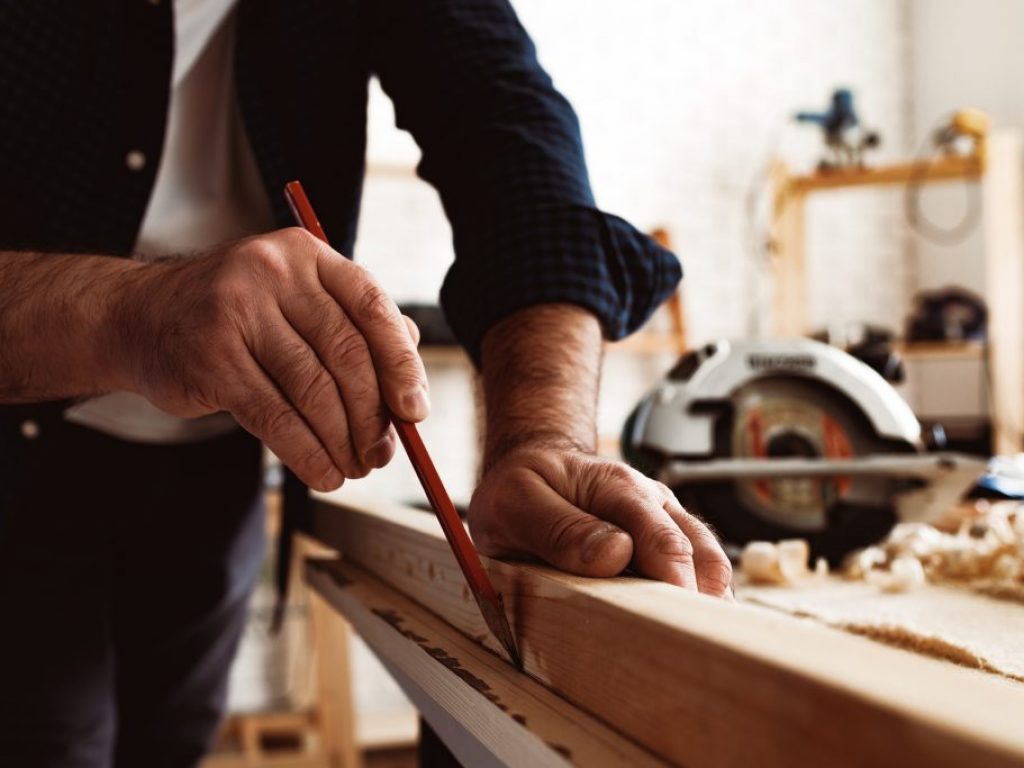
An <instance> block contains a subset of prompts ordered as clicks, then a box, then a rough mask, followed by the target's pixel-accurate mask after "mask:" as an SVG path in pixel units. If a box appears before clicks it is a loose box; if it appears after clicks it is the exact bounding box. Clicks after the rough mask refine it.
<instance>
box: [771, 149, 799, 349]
mask: <svg viewBox="0 0 1024 768" xmlns="http://www.w3.org/2000/svg"><path fill="white" fill-rule="evenodd" d="M791 182H792V178H791V177H790V176H789V171H788V169H787V168H786V166H785V165H784V164H783V163H776V164H775V165H774V166H773V167H772V171H771V183H772V189H773V190H774V197H773V199H772V230H771V251H772V253H773V254H774V256H775V259H774V261H773V265H774V271H775V280H774V294H773V298H774V308H773V313H772V318H773V322H774V326H775V334H776V335H777V336H802V335H803V334H805V333H806V331H807V264H806V254H805V246H804V235H805V232H804V229H805V226H806V225H805V205H804V202H805V199H806V198H805V195H803V194H791V193H790V187H789V185H790V183H791Z"/></svg>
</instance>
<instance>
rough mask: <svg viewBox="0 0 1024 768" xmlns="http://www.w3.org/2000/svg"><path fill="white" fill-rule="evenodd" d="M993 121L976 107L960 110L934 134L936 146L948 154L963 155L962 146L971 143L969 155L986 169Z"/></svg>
mask: <svg viewBox="0 0 1024 768" xmlns="http://www.w3.org/2000/svg"><path fill="white" fill-rule="evenodd" d="M991 125H992V120H991V118H989V116H988V114H987V113H986V112H983V111H982V110H980V109H976V108H974V107H965V108H963V109H958V110H957V111H956V112H954V113H953V114H952V115H950V117H949V121H948V122H947V123H946V124H945V125H943V126H941V127H940V128H939V129H938V130H937V131H935V134H934V140H935V146H936V148H938V149H939V150H940V151H942V152H945V153H946V154H957V153H961V152H962V150H961V149H960V146H961V145H962V144H963V143H964V142H963V141H962V140H967V142H969V145H970V146H969V148H968V153H969V154H970V155H973V156H975V157H977V158H978V161H979V162H980V163H981V166H982V169H984V167H985V141H986V139H987V137H988V131H989V128H990V127H991Z"/></svg>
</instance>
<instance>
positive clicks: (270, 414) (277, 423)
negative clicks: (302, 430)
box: [257, 406, 295, 437]
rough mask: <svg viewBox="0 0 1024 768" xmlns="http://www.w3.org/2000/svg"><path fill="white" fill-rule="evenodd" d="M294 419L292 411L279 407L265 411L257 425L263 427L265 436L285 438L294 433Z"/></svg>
mask: <svg viewBox="0 0 1024 768" xmlns="http://www.w3.org/2000/svg"><path fill="white" fill-rule="evenodd" d="M294 419H295V416H294V414H293V413H292V411H291V409H289V408H284V407H281V406H278V407H276V408H269V409H266V410H264V411H263V413H262V415H261V416H260V417H258V420H257V423H259V424H261V425H262V427H263V432H264V433H265V434H267V435H272V436H275V437H284V436H286V435H288V433H290V432H291V431H292V428H293V426H294V423H295V422H294Z"/></svg>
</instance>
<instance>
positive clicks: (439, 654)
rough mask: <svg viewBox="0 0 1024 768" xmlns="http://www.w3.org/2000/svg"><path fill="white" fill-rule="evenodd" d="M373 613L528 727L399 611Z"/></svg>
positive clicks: (522, 717)
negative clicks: (409, 626)
mask: <svg viewBox="0 0 1024 768" xmlns="http://www.w3.org/2000/svg"><path fill="white" fill-rule="evenodd" d="M372 611H373V613H374V615H376V616H377V617H378V618H380V619H383V620H384V621H386V622H387V623H388V624H389V625H390V626H391V627H392V629H394V630H396V631H397V632H399V633H400V634H401V635H402V636H403V637H406V638H408V639H409V640H412V641H413V642H414V643H416V644H417V645H418V646H419V647H420V648H422V649H423V650H424V651H426V652H427V653H428V654H429V655H430V656H431V658H433V659H434V660H436V661H438V662H440V663H441V664H443V665H444V666H445V667H446V668H447V669H448V670H449V671H451V672H452V673H453V674H454V675H456V676H457V677H458V678H459V679H460V680H462V681H463V682H464V683H466V684H467V685H468V686H470V687H471V688H472V689H473V690H475V691H476V692H477V693H479V694H480V695H481V696H483V697H484V698H485V699H487V700H488V701H489V702H491V703H492V704H493V705H494V706H496V707H497V708H498V709H500V710H501V711H502V712H505V713H506V714H508V715H509V716H510V717H511V718H512V719H513V720H515V721H516V722H517V723H519V725H521V726H523V727H524V728H526V727H527V724H526V716H525V715H522V714H519V713H514V712H510V711H509V708H508V705H506V704H505V703H504V702H503V701H502V700H501V698H500V697H499V696H498V695H497V694H496V693H494V691H493V690H492V689H491V686H490V685H489V684H488V683H487V681H486V680H484V679H483V678H481V677H477V676H476V675H474V674H473V673H472V672H470V671H469V670H468V669H466V668H465V667H463V666H462V662H460V661H459V660H458V659H457V658H456V657H455V656H452V655H451V654H450V653H448V651H447V650H446V649H444V648H441V647H436V646H435V647H430V646H429V645H428V644H427V643H428V642H429V640H428V639H427V638H426V637H423V635H420V634H418V633H416V632H413V631H412V630H411V629H407V628H406V627H404V626H403V623H404V620H403V618H402V616H401V614H399V613H398V611H395V610H392V609H390V608H388V609H384V608H373V609H372ZM549 746H551V748H552V749H555V750H556V751H558V752H559V753H560V754H563V755H564V756H566V757H571V752H569V750H568V749H566V748H565V747H560V746H558V745H555V744H551V745H549Z"/></svg>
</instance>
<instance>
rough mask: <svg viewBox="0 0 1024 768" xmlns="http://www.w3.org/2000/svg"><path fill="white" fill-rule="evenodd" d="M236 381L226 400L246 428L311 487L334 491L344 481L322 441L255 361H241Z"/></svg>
mask: <svg viewBox="0 0 1024 768" xmlns="http://www.w3.org/2000/svg"><path fill="white" fill-rule="evenodd" d="M236 381H237V388H236V389H235V390H234V391H233V392H229V393H228V394H227V395H226V396H225V398H224V403H225V406H226V408H227V410H228V411H229V412H230V413H231V415H232V416H234V417H235V420H236V421H237V422H238V423H239V424H240V425H241V426H242V428H243V429H245V430H247V431H249V432H251V433H252V434H254V435H256V437H258V438H260V440H262V441H263V442H264V443H266V445H267V447H268V448H270V450H272V451H273V452H274V453H275V454H276V455H277V457H278V458H279V459H281V461H282V462H284V463H285V464H287V465H288V466H289V467H290V468H291V469H292V471H293V472H295V474H296V475H298V476H299V478H300V479H301V480H302V482H304V483H305V484H306V485H308V486H309V487H310V488H315V489H316V490H318V491H333V490H334V489H335V488H338V487H339V486H340V485H341V484H342V483H343V482H344V481H345V478H344V476H343V475H342V473H341V470H340V469H338V467H336V466H335V465H334V462H333V461H332V460H331V457H330V455H329V454H328V452H327V450H326V449H325V448H324V446H323V444H322V443H321V442H320V440H319V439H318V438H317V437H316V435H314V434H313V432H312V430H310V428H309V426H308V425H307V424H306V422H305V421H303V419H302V417H301V416H300V415H299V414H298V412H297V411H296V410H295V409H294V408H293V407H292V406H291V405H290V404H289V403H288V402H287V401H286V400H285V398H284V396H283V395H282V394H281V392H280V390H278V389H277V387H276V386H275V385H274V383H273V382H272V381H271V380H270V378H268V377H267V375H266V374H265V373H264V372H263V370H262V369H261V368H260V367H259V365H257V364H256V362H255V361H254V360H252V359H246V360H245V361H243V362H242V363H241V364H240V370H239V371H238V375H237V377H236Z"/></svg>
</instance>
